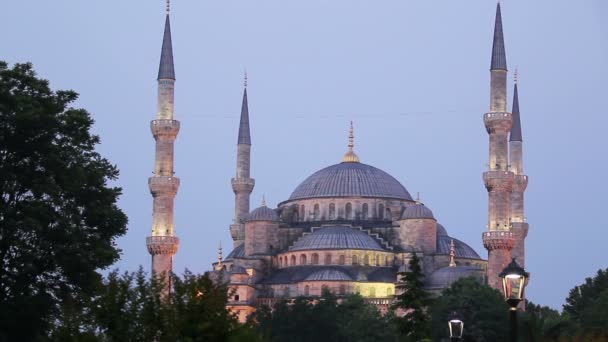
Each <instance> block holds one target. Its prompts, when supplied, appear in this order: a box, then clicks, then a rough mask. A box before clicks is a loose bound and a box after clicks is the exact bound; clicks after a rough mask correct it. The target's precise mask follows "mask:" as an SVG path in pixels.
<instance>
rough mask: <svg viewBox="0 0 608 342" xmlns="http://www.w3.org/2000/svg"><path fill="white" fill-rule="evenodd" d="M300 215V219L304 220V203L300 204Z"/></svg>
mask: <svg viewBox="0 0 608 342" xmlns="http://www.w3.org/2000/svg"><path fill="white" fill-rule="evenodd" d="M300 217H301V218H302V221H306V210H305V207H304V204H302V205H301V206H300Z"/></svg>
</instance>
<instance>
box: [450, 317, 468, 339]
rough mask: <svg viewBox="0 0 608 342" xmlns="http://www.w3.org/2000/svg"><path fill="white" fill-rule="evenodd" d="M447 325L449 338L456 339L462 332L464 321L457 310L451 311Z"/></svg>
mask: <svg viewBox="0 0 608 342" xmlns="http://www.w3.org/2000/svg"><path fill="white" fill-rule="evenodd" d="M448 327H449V328H450V340H452V341H458V340H460V339H461V338H462V334H463V332H464V323H463V322H462V319H460V316H459V315H458V313H457V312H452V313H451V314H450V316H449V317H448Z"/></svg>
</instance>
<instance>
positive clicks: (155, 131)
mask: <svg viewBox="0 0 608 342" xmlns="http://www.w3.org/2000/svg"><path fill="white" fill-rule="evenodd" d="M179 128H180V123H179V121H177V120H170V119H158V120H152V121H150V130H151V131H152V135H153V136H154V139H158V138H159V137H172V138H174V139H175V137H176V136H177V133H178V132H179Z"/></svg>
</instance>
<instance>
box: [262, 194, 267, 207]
mask: <svg viewBox="0 0 608 342" xmlns="http://www.w3.org/2000/svg"><path fill="white" fill-rule="evenodd" d="M265 206H266V195H262V207H265Z"/></svg>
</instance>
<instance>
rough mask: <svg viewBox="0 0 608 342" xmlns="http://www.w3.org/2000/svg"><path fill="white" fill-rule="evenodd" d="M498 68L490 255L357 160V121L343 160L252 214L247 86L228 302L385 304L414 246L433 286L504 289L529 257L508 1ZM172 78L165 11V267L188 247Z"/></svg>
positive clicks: (159, 247) (156, 261) (491, 118)
mask: <svg viewBox="0 0 608 342" xmlns="http://www.w3.org/2000/svg"><path fill="white" fill-rule="evenodd" d="M490 72H491V84H490V85H491V87H490V88H491V89H490V111H489V112H488V113H486V114H485V115H484V116H483V120H484V123H485V126H486V129H487V133H488V134H489V141H490V144H489V145H490V149H489V151H490V163H489V167H488V170H487V171H486V172H484V173H483V181H484V185H485V187H486V189H487V190H488V198H489V206H488V207H489V208H488V226H487V229H486V230H485V231H484V232H483V233H482V239H483V243H484V246H485V248H486V249H487V250H488V259H487V260H486V259H484V258H482V257H481V256H480V255H479V254H478V253H477V252H476V251H475V250H473V248H471V247H470V246H469V245H467V244H466V243H465V242H463V241H461V240H459V239H458V238H456V237H455V236H453V235H454V234H453V233H455V232H454V231H449V230H448V229H446V228H445V227H444V226H442V225H441V224H440V223H439V222H437V220H436V217H435V215H434V214H433V212H432V211H431V209H430V208H428V207H427V206H425V205H424V204H423V203H421V202H420V201H419V200H417V199H414V198H412V196H411V194H410V193H409V192H408V190H407V189H406V188H405V187H404V186H403V185H402V184H401V183H400V182H399V180H397V179H395V178H394V177H393V176H391V175H390V174H388V173H386V172H384V171H382V170H381V169H379V168H376V167H374V166H372V165H368V164H365V163H363V162H362V161H361V160H360V159H359V156H358V155H357V154H356V152H355V144H354V130H353V126H352V123H351V128H350V135H349V143H348V149H347V150H346V153H345V154H344V156H342V158H341V159H340V158H339V156H336V161H337V162H338V163H337V164H334V165H330V166H327V167H325V168H323V169H321V170H319V171H317V172H315V173H313V174H312V175H310V176H309V177H308V178H306V179H305V180H304V181H302V182H301V183H300V184H299V185H298V186H296V187H295V189H294V190H293V192H292V193H291V196H289V198H287V199H285V200H284V201H282V202H280V203H279V204H278V206H277V208H270V207H268V206H267V205H266V204H265V203H262V205H261V206H260V207H259V208H256V209H254V210H251V211H250V194H251V192H252V190H253V188H254V186H255V181H254V179H253V178H252V175H251V173H250V164H251V135H252V134H251V133H252V132H251V131H250V126H249V120H250V117H249V109H248V103H247V85H246V84H245V89H244V93H243V99H242V107H241V116H240V123H239V126H238V139H237V162H236V175H235V177H234V178H232V182H231V183H232V190H233V191H234V194H235V205H234V207H235V213H234V218H233V220H232V224H231V225H230V228H229V229H230V234H231V236H232V240H233V242H234V243H233V248H232V250H231V251H230V253H229V254H228V255H227V256H226V258H223V257H222V254H221V247H220V256H219V258H218V261H217V262H216V263H214V264H213V271H212V273H214V275H215V276H218V277H219V276H220V275H221V276H222V277H223V279H225V280H226V281H227V282H228V283H229V286H230V287H231V288H232V289H234V290H235V291H234V295H233V296H232V297H231V298H230V299H229V308H230V309H231V310H233V311H234V312H236V313H237V314H238V315H239V318H240V319H241V320H244V319H245V318H246V317H247V315H248V314H250V313H251V312H253V311H255V310H256V308H257V307H259V306H260V305H265V304H266V305H271V304H272V303H274V302H275V301H276V300H278V299H292V298H295V297H299V296H306V297H313V298H314V297H317V296H320V295H321V292H322V291H323V289H328V290H330V291H332V292H333V293H335V294H336V295H338V296H343V295H346V294H350V293H359V294H361V295H362V296H364V297H365V298H366V299H367V300H368V301H369V302H371V303H373V304H375V305H377V306H378V307H379V308H380V309H382V310H386V309H388V308H389V306H390V304H391V302H392V298H393V296H394V295H395V291H396V284H398V281H399V276H398V272H400V271H404V270H406V268H407V265H408V262H409V260H410V259H411V258H412V256H413V255H414V254H416V255H417V256H418V257H419V258H420V259H421V261H422V268H423V271H424V274H425V277H426V279H425V286H426V288H427V289H428V290H429V291H430V292H432V293H436V294H438V293H439V292H440V291H441V290H443V289H445V288H446V287H449V286H450V285H451V284H452V283H453V282H454V281H456V280H457V279H459V278H462V277H475V278H476V279H478V281H480V282H485V283H488V284H489V285H490V286H493V287H495V288H499V287H500V286H501V284H500V282H499V280H498V273H500V271H501V270H502V269H503V268H504V267H505V266H506V265H507V264H508V263H509V262H510V260H511V257H516V258H517V260H518V262H519V263H520V264H522V265H523V264H524V263H525V260H524V256H525V255H524V240H525V237H526V235H527V231H528V224H527V222H526V220H525V216H524V203H523V199H524V191H525V189H526V186H527V182H528V178H527V176H526V175H524V174H523V163H522V159H523V157H522V155H523V153H522V134H521V124H520V117H519V103H518V93H517V83H516V82H515V92H514V98H513V108H512V112H508V111H507V64H506V54H505V46H504V38H503V30H502V16H501V8H500V4H498V6H497V11H496V21H495V28H494V41H493V48H492V61H491V68H490ZM174 83H175V72H174V64H173V51H172V44H171V28H170V20H169V10H168V8H167V16H166V21H165V31H164V38H163V44H162V53H161V61H160V67H159V73H158V112H157V115H156V118H155V120H153V121H152V122H151V130H152V134H153V136H154V138H155V140H156V162H155V172H154V176H152V177H150V178H149V187H150V191H151V193H152V196H153V227H152V234H151V236H149V237H148V238H147V239H146V243H147V248H148V251H149V253H150V254H151V255H152V270H153V272H154V273H157V274H162V273H163V272H170V271H172V267H173V265H172V264H173V257H174V255H175V254H176V252H177V250H178V246H179V239H178V237H177V236H176V234H175V230H174V226H173V200H174V197H175V195H176V194H177V191H178V188H179V178H177V177H176V176H175V175H174V172H173V144H174V141H175V139H176V137H177V134H178V132H179V127H180V124H179V121H177V120H175V119H174V117H173V114H174V113H173V99H174V97H173V94H174V92H173V89H174V88H173V86H174ZM294 181H295V180H294ZM481 231H482V230H481V229H480V232H481Z"/></svg>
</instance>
